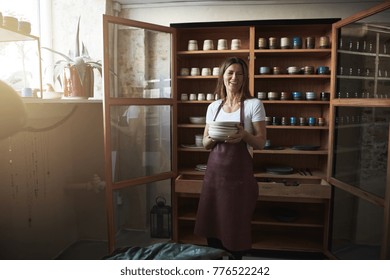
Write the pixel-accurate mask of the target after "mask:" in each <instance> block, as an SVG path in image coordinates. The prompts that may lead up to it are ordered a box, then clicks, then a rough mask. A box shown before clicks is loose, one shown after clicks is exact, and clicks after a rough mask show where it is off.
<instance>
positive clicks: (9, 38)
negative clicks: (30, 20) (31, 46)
mask: <svg viewBox="0 0 390 280" xmlns="http://www.w3.org/2000/svg"><path fill="white" fill-rule="evenodd" d="M0 38H1V39H0V42H15V41H36V40H38V37H36V36H33V35H27V34H24V33H21V32H18V31H13V30H9V29H7V28H4V27H0Z"/></svg>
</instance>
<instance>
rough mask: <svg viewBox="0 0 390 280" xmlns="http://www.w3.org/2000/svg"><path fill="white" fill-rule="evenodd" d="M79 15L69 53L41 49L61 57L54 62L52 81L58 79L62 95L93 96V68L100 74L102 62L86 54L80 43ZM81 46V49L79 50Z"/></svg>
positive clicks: (85, 49) (82, 44) (73, 96)
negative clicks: (73, 43) (71, 49)
mask: <svg viewBox="0 0 390 280" xmlns="http://www.w3.org/2000/svg"><path fill="white" fill-rule="evenodd" d="M79 36H80V17H79V19H78V23H77V30H76V38H75V49H74V51H69V54H68V55H66V54H63V53H61V52H58V51H55V50H53V49H51V48H46V47H42V49H45V50H48V51H51V52H53V53H55V54H57V55H59V56H61V57H62V59H60V60H58V61H56V62H55V64H54V73H53V79H54V81H58V82H59V84H60V85H61V87H62V88H63V90H64V97H71V98H75V97H76V98H88V97H93V89H94V70H97V71H98V72H99V73H100V75H102V63H101V61H100V60H98V61H94V60H92V59H91V57H90V56H89V54H88V51H87V48H86V47H85V46H84V43H83V42H81V43H80V39H79ZM80 47H81V50H80Z"/></svg>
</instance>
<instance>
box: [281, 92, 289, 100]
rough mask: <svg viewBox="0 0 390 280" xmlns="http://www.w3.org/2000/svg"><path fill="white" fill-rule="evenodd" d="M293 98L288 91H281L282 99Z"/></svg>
mask: <svg viewBox="0 0 390 280" xmlns="http://www.w3.org/2000/svg"><path fill="white" fill-rule="evenodd" d="M290 99H291V93H289V92H287V91H282V92H281V93H280V100H290Z"/></svg>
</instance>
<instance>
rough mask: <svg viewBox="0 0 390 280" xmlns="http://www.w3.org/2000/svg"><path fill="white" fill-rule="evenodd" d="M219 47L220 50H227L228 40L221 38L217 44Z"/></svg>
mask: <svg viewBox="0 0 390 280" xmlns="http://www.w3.org/2000/svg"><path fill="white" fill-rule="evenodd" d="M217 49H218V50H227V49H228V46H227V40H226V39H219V40H218V44H217Z"/></svg>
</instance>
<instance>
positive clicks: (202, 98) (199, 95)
mask: <svg viewBox="0 0 390 280" xmlns="http://www.w3.org/2000/svg"><path fill="white" fill-rule="evenodd" d="M198 100H199V101H203V100H206V95H205V94H204V93H199V94H198Z"/></svg>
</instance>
